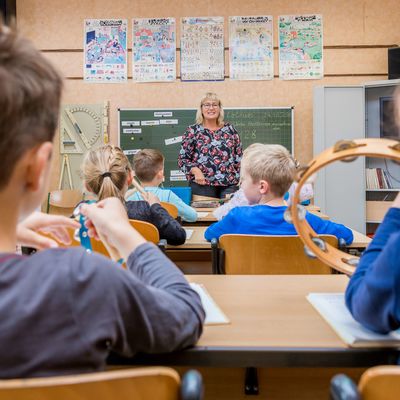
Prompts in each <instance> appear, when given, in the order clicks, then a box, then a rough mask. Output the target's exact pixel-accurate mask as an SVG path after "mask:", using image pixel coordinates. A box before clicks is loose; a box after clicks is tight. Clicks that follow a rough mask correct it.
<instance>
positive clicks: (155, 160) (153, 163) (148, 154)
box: [133, 149, 164, 184]
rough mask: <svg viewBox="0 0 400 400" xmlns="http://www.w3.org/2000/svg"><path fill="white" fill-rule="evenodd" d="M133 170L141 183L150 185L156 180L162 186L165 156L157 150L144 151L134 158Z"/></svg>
mask: <svg viewBox="0 0 400 400" xmlns="http://www.w3.org/2000/svg"><path fill="white" fill-rule="evenodd" d="M133 170H134V171H135V175H136V176H137V177H138V179H139V180H140V182H142V183H148V182H152V181H153V180H154V179H156V180H157V184H160V183H161V182H162V181H163V179H164V156H163V155H162V153H161V152H160V151H158V150H155V149H143V150H141V151H139V152H138V153H136V154H135V156H134V157H133Z"/></svg>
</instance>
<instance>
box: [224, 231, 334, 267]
mask: <svg viewBox="0 0 400 400" xmlns="http://www.w3.org/2000/svg"><path fill="white" fill-rule="evenodd" d="M320 238H321V239H323V240H325V241H326V242H328V243H329V244H331V245H332V246H336V247H337V246H338V240H337V238H336V237H335V236H331V235H321V236H320ZM219 247H220V249H222V250H223V252H222V254H221V252H220V255H219V259H220V262H219V266H218V269H219V271H220V272H222V273H223V272H225V273H226V274H236V275H241V274H243V275H252V274H255V275H257V274H259V275H261V274H263V275H265V274H267V275H287V274H330V273H331V271H332V270H331V268H330V267H328V266H327V265H325V264H324V263H323V262H321V261H319V260H318V259H311V258H309V257H308V256H307V255H306V254H305V252H304V244H303V242H302V241H301V239H300V238H299V236H258V235H222V236H221V237H220V239H219Z"/></svg>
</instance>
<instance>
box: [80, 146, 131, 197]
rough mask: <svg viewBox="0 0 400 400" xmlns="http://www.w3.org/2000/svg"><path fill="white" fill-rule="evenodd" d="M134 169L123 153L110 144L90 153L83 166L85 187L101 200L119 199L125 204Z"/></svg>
mask: <svg viewBox="0 0 400 400" xmlns="http://www.w3.org/2000/svg"><path fill="white" fill-rule="evenodd" d="M131 171H132V168H131V165H130V163H129V160H128V158H127V157H126V155H125V154H124V153H123V151H122V150H121V149H120V148H119V147H116V146H112V145H110V144H108V145H105V146H102V147H100V148H98V149H95V150H91V151H89V152H88V153H87V154H86V156H85V159H84V160H83V164H82V172H83V179H84V181H85V186H86V187H87V189H89V190H90V191H91V192H92V193H94V194H95V195H97V197H98V199H99V200H103V199H106V198H108V197H118V198H119V199H120V200H121V201H122V202H124V194H123V193H122V189H123V188H124V186H125V184H126V181H127V179H128V176H129V174H130V173H131Z"/></svg>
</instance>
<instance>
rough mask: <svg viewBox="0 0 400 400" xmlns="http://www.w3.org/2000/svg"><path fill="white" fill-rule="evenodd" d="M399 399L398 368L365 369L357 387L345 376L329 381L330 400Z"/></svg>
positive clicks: (399, 369) (399, 382)
mask: <svg viewBox="0 0 400 400" xmlns="http://www.w3.org/2000/svg"><path fill="white" fill-rule="evenodd" d="M399 397H400V367H399V366H393V365H389V366H379V367H372V368H369V369H367V370H366V371H365V372H364V373H363V374H362V375H361V378H360V381H359V384H358V387H357V385H356V384H355V382H354V381H353V380H352V379H351V378H350V377H348V376H347V375H345V374H338V375H335V376H334V377H333V378H332V380H331V387H330V398H331V399H332V400H397V399H398V398H399Z"/></svg>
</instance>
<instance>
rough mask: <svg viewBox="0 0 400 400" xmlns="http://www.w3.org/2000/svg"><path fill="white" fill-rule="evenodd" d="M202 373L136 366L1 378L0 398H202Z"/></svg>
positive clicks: (89, 399)
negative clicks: (103, 370) (133, 367)
mask: <svg viewBox="0 0 400 400" xmlns="http://www.w3.org/2000/svg"><path fill="white" fill-rule="evenodd" d="M202 394H203V387H202V379H201V375H200V374H199V373H198V372H197V371H188V372H187V373H186V374H185V375H184V376H183V378H182V382H181V380H180V378H179V375H178V373H177V372H176V371H175V370H173V369H171V368H163V367H156V368H137V369H121V370H117V371H106V372H96V373H90V374H81V375H71V376H62V377H50V378H30V379H12V380H3V381H0V400H6V399H7V400H9V399H13V400H54V399H57V400H110V399H118V400H128V399H129V400H131V399H138V400H139V399H140V400H146V399H149V400H150V399H151V400H152V399H157V400H178V399H183V400H201V399H202V397H203V396H202Z"/></svg>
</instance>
